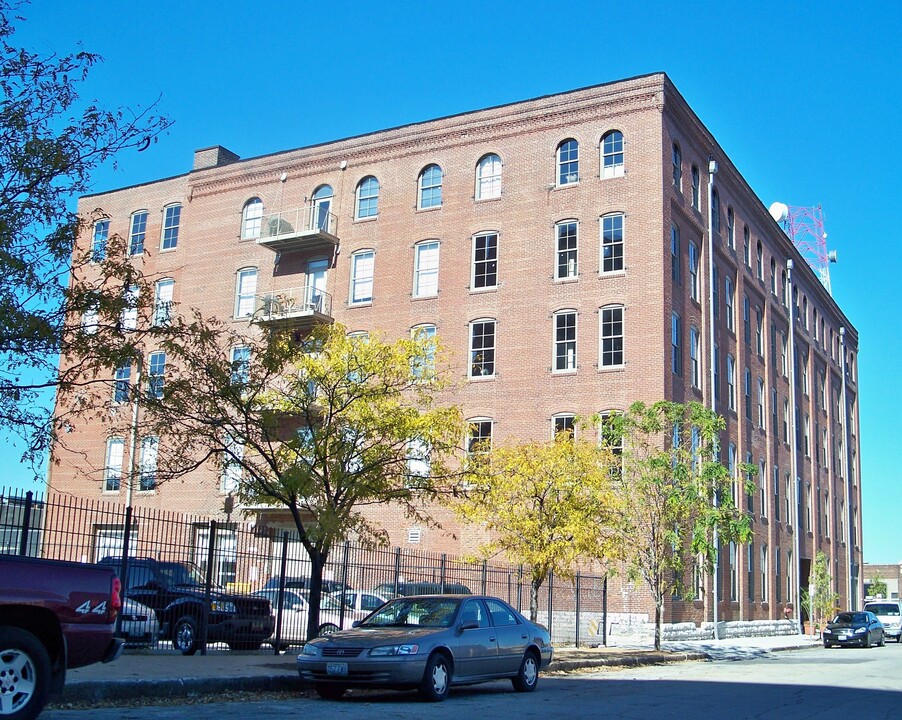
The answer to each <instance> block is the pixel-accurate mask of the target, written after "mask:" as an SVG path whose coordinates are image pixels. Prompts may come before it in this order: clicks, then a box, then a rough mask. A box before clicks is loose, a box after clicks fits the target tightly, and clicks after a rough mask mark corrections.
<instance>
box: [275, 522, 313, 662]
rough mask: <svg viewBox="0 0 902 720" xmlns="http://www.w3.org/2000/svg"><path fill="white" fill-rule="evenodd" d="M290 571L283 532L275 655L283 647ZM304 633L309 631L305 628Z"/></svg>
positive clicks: (284, 531) (286, 532)
mask: <svg viewBox="0 0 902 720" xmlns="http://www.w3.org/2000/svg"><path fill="white" fill-rule="evenodd" d="M287 569H288V531H287V530H283V531H282V557H281V561H280V562H279V592H278V593H276V642H275V645H273V651H274V654H275V655H278V654H279V653H280V652H281V647H282V605H283V604H284V603H285V572H286V570H287ZM304 632H307V629H306V628H304Z"/></svg>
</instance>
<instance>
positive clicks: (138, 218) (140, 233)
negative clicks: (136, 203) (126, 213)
mask: <svg viewBox="0 0 902 720" xmlns="http://www.w3.org/2000/svg"><path fill="white" fill-rule="evenodd" d="M146 238H147V210H139V211H138V212H135V213H132V221H131V223H130V225H129V233H128V254H129V255H141V254H142V253H143V252H144V240H145V239H146Z"/></svg>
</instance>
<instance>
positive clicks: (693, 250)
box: [689, 243, 700, 301]
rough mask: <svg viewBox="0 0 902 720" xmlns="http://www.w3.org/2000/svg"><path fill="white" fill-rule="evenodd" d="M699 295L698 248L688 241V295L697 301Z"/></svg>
mask: <svg viewBox="0 0 902 720" xmlns="http://www.w3.org/2000/svg"><path fill="white" fill-rule="evenodd" d="M699 295H700V288H699V275H698V248H697V247H696V246H695V244H694V243H689V297H691V298H692V299H693V300H695V301H698V298H699Z"/></svg>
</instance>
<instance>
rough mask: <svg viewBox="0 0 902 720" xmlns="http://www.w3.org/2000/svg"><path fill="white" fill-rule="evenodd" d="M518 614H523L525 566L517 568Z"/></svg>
mask: <svg viewBox="0 0 902 720" xmlns="http://www.w3.org/2000/svg"><path fill="white" fill-rule="evenodd" d="M517 612H519V613H521V612H523V565H522V564H521V565H519V566H518V567H517Z"/></svg>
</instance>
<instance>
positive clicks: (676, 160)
mask: <svg viewBox="0 0 902 720" xmlns="http://www.w3.org/2000/svg"><path fill="white" fill-rule="evenodd" d="M670 164H671V165H672V174H673V186H674V187H675V188H676V189H677V190H679V191H680V192H683V152H682V151H681V150H680V146H679V145H678V144H677V143H674V144H673V147H672V148H671V151H670Z"/></svg>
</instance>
